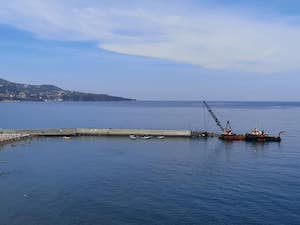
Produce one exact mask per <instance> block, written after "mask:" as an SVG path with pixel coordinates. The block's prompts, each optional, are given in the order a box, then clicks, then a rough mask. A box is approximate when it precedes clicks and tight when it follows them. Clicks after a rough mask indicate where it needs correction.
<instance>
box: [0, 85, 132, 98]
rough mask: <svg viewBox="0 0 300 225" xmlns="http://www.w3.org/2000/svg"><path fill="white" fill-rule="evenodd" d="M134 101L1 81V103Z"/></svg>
mask: <svg viewBox="0 0 300 225" xmlns="http://www.w3.org/2000/svg"><path fill="white" fill-rule="evenodd" d="M131 100H133V99H128V98H123V97H116V96H110V95H106V94H92V93H83V92H77V91H68V90H63V89H61V88H59V87H56V86H54V85H29V84H19V83H13V82H10V81H7V80H3V79H0V101H39V102H40V101H131Z"/></svg>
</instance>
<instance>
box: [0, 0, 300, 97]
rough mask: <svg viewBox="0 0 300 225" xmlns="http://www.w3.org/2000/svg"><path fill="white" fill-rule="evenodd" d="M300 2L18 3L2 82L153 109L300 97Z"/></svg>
mask: <svg viewBox="0 0 300 225" xmlns="http://www.w3.org/2000/svg"><path fill="white" fill-rule="evenodd" d="M299 40H300V2H299V1H296V0H285V1H283V0H265V1H263V0H260V1H259V0H252V1H242V0H240V1H238V0H222V1H221V0H210V1H208V0H198V1H196V0H187V1H180V0H173V1H170V0H165V1H158V0H152V1H147V0H144V1H143V0H139V1H137V0H122V1H121V0H120V1H118V0H115V1H108V0H103V1H96V0H85V1H80V0H51V1H50V0H28V1H21V0H11V1H9V2H8V1H3V2H2V3H0V60H1V66H0V77H2V78H4V79H9V80H12V81H17V82H26V83H34V84H43V83H51V84H55V85H58V86H60V87H63V88H66V89H72V90H80V91H88V92H96V93H108V94H113V95H121V96H126V97H132V98H137V99H145V100H202V99H208V100H273V101H275V100H280V101H298V100H299V96H300V89H299V88H298V86H299V84H300V77H299V72H300V63H299V61H300V54H299V52H300V43H299Z"/></svg>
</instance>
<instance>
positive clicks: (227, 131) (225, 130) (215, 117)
mask: <svg viewBox="0 0 300 225" xmlns="http://www.w3.org/2000/svg"><path fill="white" fill-rule="evenodd" d="M203 104H204V105H205V107H206V108H207V110H208V112H209V113H210V115H211V116H212V118H213V119H214V121H215V122H216V124H217V126H218V127H219V128H220V129H221V131H222V132H223V133H226V134H231V126H230V122H229V121H227V123H226V127H225V128H224V127H223V126H222V124H221V122H220V121H219V119H218V118H217V116H216V115H215V114H214V112H213V111H212V109H211V108H210V107H209V105H208V104H207V102H206V101H203Z"/></svg>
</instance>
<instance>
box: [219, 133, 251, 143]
mask: <svg viewBox="0 0 300 225" xmlns="http://www.w3.org/2000/svg"><path fill="white" fill-rule="evenodd" d="M219 139H221V140H223V141H244V140H245V139H246V136H245V135H244V134H234V133H232V132H231V131H225V132H224V134H221V135H220V137H219Z"/></svg>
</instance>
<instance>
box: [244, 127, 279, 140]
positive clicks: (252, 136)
mask: <svg viewBox="0 0 300 225" xmlns="http://www.w3.org/2000/svg"><path fill="white" fill-rule="evenodd" d="M281 133H282V132H280V133H279V134H278V136H270V135H269V134H268V133H267V132H264V131H260V130H259V129H257V128H255V129H253V130H252V131H251V132H250V133H247V134H246V141H255V142H271V141H272V142H280V141H281V137H280V134H281Z"/></svg>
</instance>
